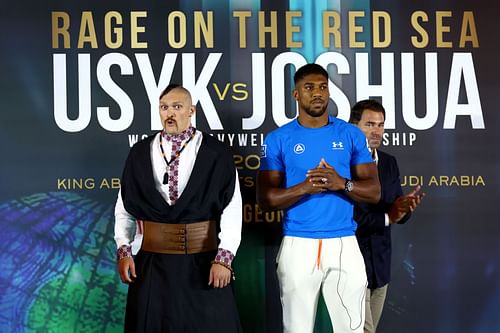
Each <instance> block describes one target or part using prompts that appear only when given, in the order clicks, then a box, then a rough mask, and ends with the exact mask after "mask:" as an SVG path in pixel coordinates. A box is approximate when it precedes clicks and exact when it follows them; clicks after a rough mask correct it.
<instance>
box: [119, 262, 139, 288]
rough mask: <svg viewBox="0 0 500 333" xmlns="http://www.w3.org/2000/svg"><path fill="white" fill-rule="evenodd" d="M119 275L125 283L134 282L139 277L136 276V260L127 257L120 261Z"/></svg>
mask: <svg viewBox="0 0 500 333" xmlns="http://www.w3.org/2000/svg"><path fill="white" fill-rule="evenodd" d="M117 265H118V274H119V275H120V279H121V280H122V282H123V283H127V284H129V283H132V282H134V280H135V278H136V277H137V275H135V263H134V259H132V258H130V257H127V258H122V259H120V260H118V264H117Z"/></svg>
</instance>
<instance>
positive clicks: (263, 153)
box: [260, 145, 267, 158]
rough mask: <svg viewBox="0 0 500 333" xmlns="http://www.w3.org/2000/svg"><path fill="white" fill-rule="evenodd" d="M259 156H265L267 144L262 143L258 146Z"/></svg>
mask: <svg viewBox="0 0 500 333" xmlns="http://www.w3.org/2000/svg"><path fill="white" fill-rule="evenodd" d="M260 157H261V158H266V157H267V145H262V147H260Z"/></svg>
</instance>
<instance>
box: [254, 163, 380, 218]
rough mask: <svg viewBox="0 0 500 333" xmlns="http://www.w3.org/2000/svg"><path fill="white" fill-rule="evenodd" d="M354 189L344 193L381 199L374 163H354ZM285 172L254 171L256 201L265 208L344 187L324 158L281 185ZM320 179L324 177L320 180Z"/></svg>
mask: <svg viewBox="0 0 500 333" xmlns="http://www.w3.org/2000/svg"><path fill="white" fill-rule="evenodd" d="M351 173H352V175H353V183H354V187H353V191H352V192H350V193H347V195H349V197H351V198H352V199H353V200H355V201H362V202H369V203H376V202H378V201H379V199H380V184H379V180H378V172H377V167H376V165H375V163H368V164H358V165H355V166H353V168H352V170H351ZM283 180H284V174H283V173H282V172H279V171H260V172H259V173H258V174H257V201H258V203H259V204H260V206H261V207H262V208H264V209H284V208H287V207H290V206H291V205H293V204H294V203H296V202H297V201H299V200H300V199H301V198H302V197H303V196H304V195H308V194H316V193H322V192H325V191H338V190H343V189H344V186H345V178H343V177H341V176H340V175H339V174H338V173H337V171H336V170H335V169H334V168H333V167H332V166H331V165H329V164H328V163H327V162H326V161H325V160H324V159H321V161H320V162H319V164H318V166H317V167H316V168H314V169H311V170H309V171H308V172H307V175H306V176H305V179H304V181H302V182H301V183H299V184H297V185H294V186H292V187H289V188H283V187H282V184H283ZM323 180H326V182H325V181H323Z"/></svg>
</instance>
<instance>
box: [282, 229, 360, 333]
mask: <svg viewBox="0 0 500 333" xmlns="http://www.w3.org/2000/svg"><path fill="white" fill-rule="evenodd" d="M277 263H278V270H277V273H278V280H279V283H280V294H281V304H282V306H283V327H284V332H286V333H307V332H313V330H314V321H315V318H316V310H317V307H318V300H319V293H320V291H321V292H322V293H323V298H324V300H325V303H326V306H327V309H328V313H329V315H330V320H331V322H332V327H333V330H334V332H335V333H353V332H356V333H362V332H363V324H364V322H365V292H366V286H367V281H366V271H365V264H364V261H363V256H362V255H361V252H360V250H359V246H358V242H357V241H356V237H355V236H349V237H341V238H329V239H322V240H320V239H312V238H301V237H291V236H285V237H284V238H283V241H282V242H281V247H280V251H279V253H278V257H277Z"/></svg>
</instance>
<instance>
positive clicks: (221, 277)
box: [208, 263, 231, 288]
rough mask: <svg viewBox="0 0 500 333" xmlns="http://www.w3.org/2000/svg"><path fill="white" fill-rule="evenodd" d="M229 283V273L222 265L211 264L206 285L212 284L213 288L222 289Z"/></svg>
mask: <svg viewBox="0 0 500 333" xmlns="http://www.w3.org/2000/svg"><path fill="white" fill-rule="evenodd" d="M229 282H231V271H230V270H229V269H228V268H226V267H224V266H222V265H219V264H215V263H214V264H212V267H211V268H210V276H209V278H208V285H212V284H213V287H214V288H224V287H226V286H227V285H228V284H229Z"/></svg>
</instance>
